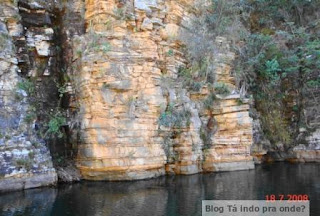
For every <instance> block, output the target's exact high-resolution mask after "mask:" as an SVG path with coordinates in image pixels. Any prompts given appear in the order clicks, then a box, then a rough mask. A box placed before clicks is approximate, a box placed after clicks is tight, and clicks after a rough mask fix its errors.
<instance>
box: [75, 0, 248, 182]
mask: <svg viewBox="0 0 320 216" xmlns="http://www.w3.org/2000/svg"><path fill="white" fill-rule="evenodd" d="M191 4H193V1H187V0H178V1H170V0H161V1H153V0H152V1H147V0H134V1H126V2H125V3H120V2H119V1H116V0H87V1H86V3H85V7H86V14H85V19H86V28H87V30H86V32H87V33H86V34H85V35H83V36H81V37H76V38H75V39H74V42H73V46H74V62H75V64H74V67H75V71H76V73H74V76H73V82H74V87H75V91H76V97H77V101H78V103H79V104H80V105H79V106H80V107H79V109H80V112H79V118H80V119H81V122H82V125H81V134H82V137H81V144H80V146H79V151H78V159H77V163H78V167H79V169H80V171H81V174H82V176H83V177H84V178H85V179H90V180H131V179H143V178H151V177H156V176H160V175H163V174H165V172H167V173H175V174H193V173H198V172H202V171H216V170H217V171H219V170H233V169H243V168H252V167H253V163H252V158H251V157H250V156H249V150H250V144H251V142H252V132H251V119H250V117H249V115H248V109H249V107H248V105H247V102H245V104H243V105H237V103H236V101H237V99H239V95H231V96H230V97H229V98H223V99H222V100H221V103H220V105H219V107H216V110H215V111H214V117H215V119H216V120H217V123H218V131H216V133H215V134H214V137H213V139H212V145H211V147H210V148H209V149H206V150H205V149H204V144H203V140H202V139H201V136H200V130H201V126H202V120H201V118H202V117H201V116H200V112H202V111H201V110H199V109H200V108H199V100H198V99H199V98H203V97H204V96H207V94H208V92H205V88H204V89H203V90H202V91H204V92H203V95H202V96H201V95H199V94H196V95H190V93H189V92H187V91H186V90H185V89H183V87H182V86H181V84H179V83H175V82H174V81H173V83H171V84H172V85H171V86H170V83H169V82H168V83H167V82H166V81H164V80H163V79H162V76H163V75H164V74H166V75H169V76H171V77H172V78H173V80H174V78H175V77H177V71H178V67H179V66H180V65H184V64H185V63H186V58H185V57H184V53H182V52H181V49H180V48H181V45H182V42H181V41H180V40H179V39H178V36H179V34H181V29H182V28H183V27H182V24H181V23H182V22H183V21H186V20H188V18H189V15H190V14H189V11H190V10H188V9H189V8H190V6H191ZM219 40H221V43H223V44H224V46H227V42H226V41H225V39H224V38H219ZM218 42H219V41H218ZM221 55H222V56H223V58H224V59H229V60H228V62H225V63H223V62H221V63H219V65H220V66H219V67H218V68H217V77H218V80H219V81H223V82H226V83H228V85H230V86H232V87H234V81H233V80H234V79H233V78H232V77H231V76H230V69H231V60H232V59H233V58H234V54H233V53H231V52H227V53H221ZM217 61H219V58H218V57H217ZM164 86H167V87H164ZM234 88H235V87H234ZM166 91H167V93H165V92H166ZM170 103H175V105H176V107H175V109H177V110H179V109H182V108H184V109H186V110H188V112H189V113H190V122H189V123H188V126H186V127H183V128H181V129H180V130H179V131H176V132H174V133H173V134H177V136H175V137H166V136H164V135H163V134H161V133H159V129H160V130H162V131H164V132H165V133H167V132H170V133H171V132H173V131H168V128H163V127H159V122H158V120H159V116H160V114H161V113H162V112H164V110H165V109H166V107H167V106H168V104H170ZM204 118H208V116H207V117H204ZM174 130H175V129H174ZM166 140H167V141H168V140H169V141H170V144H168V142H166ZM217 164H219V165H217ZM217 166H219V167H218V168H217Z"/></svg>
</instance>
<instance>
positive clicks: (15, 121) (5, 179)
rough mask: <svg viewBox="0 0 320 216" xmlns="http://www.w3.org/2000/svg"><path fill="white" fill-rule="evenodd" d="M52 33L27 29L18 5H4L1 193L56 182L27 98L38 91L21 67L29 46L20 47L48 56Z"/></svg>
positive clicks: (0, 14)
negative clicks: (26, 77) (24, 74)
mask: <svg viewBox="0 0 320 216" xmlns="http://www.w3.org/2000/svg"><path fill="white" fill-rule="evenodd" d="M23 9H24V8H20V10H23ZM25 10H27V9H25ZM41 14H42V13H41ZM33 15H34V14H33ZM36 17H38V16H36ZM39 17H40V15H39ZM32 21H34V20H33V19H31V20H30V22H32ZM51 34H52V29H50V28H30V29H28V30H27V29H26V28H24V27H23V26H22V22H21V13H20V12H19V9H18V7H17V3H16V2H15V1H10V0H7V1H2V2H1V4H0V46H1V50H0V107H1V108H0V122H1V123H0V164H1V166H0V191H7V190H17V189H27V188H34V187H39V186H45V185H52V184H55V183H56V181H57V175H56V172H55V169H54V168H53V165H52V161H51V155H50V152H49V150H48V148H47V147H46V145H45V142H44V140H42V139H40V138H39V136H38V135H37V133H36V128H37V125H36V123H35V116H34V115H33V110H34V107H33V106H32V105H31V104H30V102H29V100H28V99H27V98H28V97H29V96H30V94H33V93H34V91H35V89H34V86H33V85H30V83H29V82H27V81H26V80H25V78H23V76H22V74H23V73H24V72H23V69H22V67H20V65H21V64H22V62H25V61H28V59H29V56H26V55H21V56H19V53H21V52H22V49H26V48H27V47H22V46H19V45H18V44H26V43H28V44H29V45H28V47H29V48H30V49H35V50H36V52H37V54H38V55H39V56H41V57H42V56H48V53H47V52H48V41H50V40H51V39H52V38H51V39H50V36H51ZM24 57H25V58H24ZM31 58H32V57H31ZM37 59H38V60H40V58H37ZM35 68H36V65H35ZM30 71H31V70H30ZM30 71H29V72H30Z"/></svg>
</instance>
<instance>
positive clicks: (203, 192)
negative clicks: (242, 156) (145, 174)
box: [0, 163, 320, 216]
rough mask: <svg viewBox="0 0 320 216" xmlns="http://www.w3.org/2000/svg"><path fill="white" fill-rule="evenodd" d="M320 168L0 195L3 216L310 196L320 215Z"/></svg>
mask: <svg viewBox="0 0 320 216" xmlns="http://www.w3.org/2000/svg"><path fill="white" fill-rule="evenodd" d="M319 165H320V164H316V163H310V164H288V163H276V164H271V165H258V166H256V168H255V169H254V170H249V171H236V172H222V173H211V174H198V175H192V176H169V177H160V178H157V179H152V180H144V181H134V182H81V183H78V184H74V185H60V186H59V187H57V188H41V189H33V190H26V191H22V192H12V193H7V194H2V195H0V215H5V216H13V215H14V216H18V215H24V216H46V215H54V216H64V215H70V216H81V215H89V216H100V215H101V216H109V215H110V216H118V215H119V216H126V215H129V216H131V215H132V216H135V215H136V216H144V215H148V216H157V215H169V216H184V215H187V216H189V215H191V216H193V215H194V216H198V215H201V200H204V199H207V200H212V199H216V200H264V199H265V196H266V195H270V194H308V195H309V197H310V200H311V202H310V203H311V216H318V215H320V169H319V168H320V166H319Z"/></svg>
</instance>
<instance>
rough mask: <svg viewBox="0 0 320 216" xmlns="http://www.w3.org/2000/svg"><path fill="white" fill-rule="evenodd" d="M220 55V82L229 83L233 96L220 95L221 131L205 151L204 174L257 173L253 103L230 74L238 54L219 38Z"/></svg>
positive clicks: (218, 120) (216, 110) (217, 112)
mask: <svg viewBox="0 0 320 216" xmlns="http://www.w3.org/2000/svg"><path fill="white" fill-rule="evenodd" d="M216 43H217V44H219V47H220V51H219V53H218V55H217V56H216V57H215V61H216V65H217V67H216V82H218V83H219V82H220V83H225V84H226V85H228V86H229V88H230V89H232V91H233V92H232V93H231V95H229V96H227V97H223V96H221V95H217V97H218V99H219V102H218V103H217V105H216V106H214V108H213V113H212V114H213V117H214V118H215V120H216V124H217V131H216V132H215V133H214V134H213V136H212V141H211V145H210V147H209V148H208V149H205V150H204V158H205V160H204V162H203V170H204V171H206V172H208V171H232V170H243V169H253V168H254V163H253V159H252V157H251V156H250V146H251V145H252V119H251V117H250V116H249V105H248V103H249V100H248V99H240V94H239V93H238V92H237V90H236V87H235V80H234V78H233V77H232V76H231V74H230V70H231V66H230V65H232V60H233V59H234V53H232V52H230V51H229V50H230V48H229V45H228V42H227V41H226V39H225V38H222V37H217V39H216Z"/></svg>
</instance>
